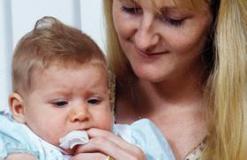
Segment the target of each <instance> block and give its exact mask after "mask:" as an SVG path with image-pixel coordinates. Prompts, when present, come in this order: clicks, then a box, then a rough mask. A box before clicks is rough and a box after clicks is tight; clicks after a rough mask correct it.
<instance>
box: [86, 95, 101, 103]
mask: <svg viewBox="0 0 247 160" xmlns="http://www.w3.org/2000/svg"><path fill="white" fill-rule="evenodd" d="M101 101H102V99H101V98H99V97H93V98H90V99H88V101H87V102H88V103H89V104H91V105H96V104H99V103H100V102H101Z"/></svg>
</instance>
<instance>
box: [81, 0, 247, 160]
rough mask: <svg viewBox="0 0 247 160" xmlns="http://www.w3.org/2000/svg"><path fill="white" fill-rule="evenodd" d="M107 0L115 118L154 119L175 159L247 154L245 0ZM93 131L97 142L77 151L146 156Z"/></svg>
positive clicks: (216, 159) (215, 159)
mask: <svg viewBox="0 0 247 160" xmlns="http://www.w3.org/2000/svg"><path fill="white" fill-rule="evenodd" d="M103 3H104V5H105V13H106V25H107V29H108V30H107V38H108V55H109V56H108V57H109V61H110V64H111V68H112V70H113V72H114V73H115V74H116V80H117V101H116V102H117V103H116V121H117V122H119V123H131V122H133V121H135V120H137V119H139V118H143V117H145V118H149V119H151V120H152V121H153V122H154V123H155V124H156V125H157V126H158V127H159V128H160V130H161V131H162V133H163V135H164V137H166V138H167V139H168V141H169V143H170V145H171V148H172V150H173V152H174V155H175V157H176V159H178V160H182V159H197V158H198V159H200V158H201V159H206V160H207V159H208V160H246V159H247V155H246V154H245V152H246V149H247V135H246V129H247V119H246V115H247V109H246V108H247V106H246V98H247V97H246V96H247V95H246V94H247V89H246V84H247V79H246V78H247V70H246V69H247V66H246V65H247V61H246V60H247V59H246V54H247V47H246V46H247V45H246V43H247V37H246V36H247V12H246V11H247V1H245V0H166V1H165V0H145V1H144V0H143V1H142V0H105V1H104V2H103ZM106 135H107V138H106V140H104V138H102V137H106ZM95 137H101V138H98V139H101V141H98V143H97V147H96V145H93V144H92V146H94V147H91V148H90V147H88V149H83V147H82V149H81V150H80V151H81V152H90V151H100V152H102V153H104V154H105V155H110V156H112V157H114V158H115V159H117V160H122V159H126V157H128V156H129V157H131V158H132V159H140V160H141V159H143V157H144V156H143V153H142V152H140V151H139V150H138V149H136V148H135V147H134V146H131V147H132V148H131V149H129V150H127V149H126V145H127V144H125V143H124V142H122V141H121V140H119V139H117V138H116V137H114V136H113V135H109V134H106V133H102V134H101V135H95ZM107 141H110V142H111V143H110V144H109V142H108V143H107ZM106 147H108V149H103V148H106ZM89 148H90V149H89ZM122 148H123V149H122ZM120 153H122V154H120ZM98 154H101V153H98ZM84 155H85V153H84ZM124 155H125V156H126V157H125V158H123V157H124ZM80 156H83V154H81V155H80ZM91 156H94V155H92V154H91ZM78 157H79V155H78ZM193 157H194V158H193ZM131 158H129V159H131ZM127 159H128V158H127Z"/></svg>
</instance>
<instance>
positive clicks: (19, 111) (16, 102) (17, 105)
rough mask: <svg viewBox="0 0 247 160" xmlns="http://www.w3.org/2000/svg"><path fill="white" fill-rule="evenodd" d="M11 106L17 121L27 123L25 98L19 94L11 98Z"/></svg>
mask: <svg viewBox="0 0 247 160" xmlns="http://www.w3.org/2000/svg"><path fill="white" fill-rule="evenodd" d="M9 106H10V110H11V112H12V114H13V117H14V119H15V120H16V121H18V122H20V123H25V114H24V113H25V106H24V101H23V98H22V97H21V96H20V95H19V94H18V93H12V94H11V95H10V96H9Z"/></svg>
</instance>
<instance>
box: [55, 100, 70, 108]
mask: <svg viewBox="0 0 247 160" xmlns="http://www.w3.org/2000/svg"><path fill="white" fill-rule="evenodd" d="M67 104H68V102H67V101H56V102H53V105H55V106H56V107H65V106H66V105H67Z"/></svg>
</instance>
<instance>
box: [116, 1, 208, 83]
mask: <svg viewBox="0 0 247 160" xmlns="http://www.w3.org/2000/svg"><path fill="white" fill-rule="evenodd" d="M155 3H156V7H154V5H153V2H152V1H151V0H140V1H134V0H113V4H112V7H113V13H112V14H113V21H114V26H115V29H116V32H117V35H118V39H119V42H120V45H121V47H122V49H123V51H124V54H125V55H126V57H127V59H128V60H129V62H130V64H131V66H132V69H133V71H134V73H135V74H136V76H137V77H139V78H140V79H144V80H148V81H151V82H161V81H164V80H165V79H167V78H176V77H177V78H178V77H180V76H181V75H186V74H188V73H190V74H191V73H192V74H193V73H195V74H197V73H198V71H199V72H200V70H202V65H203V64H202V61H201V55H200V54H201V52H202V49H203V47H204V43H205V40H206V38H207V34H208V31H209V28H210V24H211V21H212V15H211V12H210V8H209V5H208V4H207V3H206V2H203V3H202V4H203V6H200V7H199V8H193V9H189V8H188V7H184V8H182V7H181V5H180V6H178V5H176V4H175V3H174V1H173V0H159V1H158V0H157V1H156V2H155Z"/></svg>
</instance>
